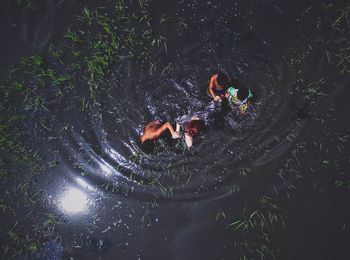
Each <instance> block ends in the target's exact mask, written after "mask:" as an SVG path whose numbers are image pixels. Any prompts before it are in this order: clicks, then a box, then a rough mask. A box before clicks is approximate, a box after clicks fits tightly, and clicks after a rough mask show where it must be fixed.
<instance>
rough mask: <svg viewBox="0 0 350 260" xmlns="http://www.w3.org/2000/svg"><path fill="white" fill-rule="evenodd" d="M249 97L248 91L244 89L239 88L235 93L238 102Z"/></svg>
mask: <svg viewBox="0 0 350 260" xmlns="http://www.w3.org/2000/svg"><path fill="white" fill-rule="evenodd" d="M248 95H249V91H248V89H246V88H244V87H243V88H239V89H238V91H237V98H238V99H239V100H240V101H244V100H245V99H246V98H247V97H248Z"/></svg>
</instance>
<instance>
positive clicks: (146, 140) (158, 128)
mask: <svg viewBox="0 0 350 260" xmlns="http://www.w3.org/2000/svg"><path fill="white" fill-rule="evenodd" d="M219 109H221V105H220V104H218V102H215V101H213V102H211V103H210V104H209V106H207V107H206V109H205V110H204V111H199V112H196V113H193V114H190V115H184V116H181V117H178V118H176V119H175V122H176V130H174V128H173V126H172V125H171V124H170V123H169V122H166V123H162V122H161V121H159V120H157V121H151V122H149V123H148V124H147V125H146V126H145V128H144V133H143V135H141V144H142V146H143V148H145V146H149V145H153V146H154V143H155V141H156V140H157V139H158V138H160V137H161V136H163V134H164V133H165V132H166V131H167V130H169V131H170V133H171V136H172V138H173V139H178V138H183V139H184V141H185V143H186V145H187V147H188V148H190V147H191V146H192V145H193V138H195V137H197V136H199V135H200V134H201V133H202V132H203V130H204V128H205V127H207V126H208V125H209V124H210V123H211V122H212V121H213V115H214V113H215V112H217V111H218V110H219Z"/></svg>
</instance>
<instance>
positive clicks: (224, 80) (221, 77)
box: [216, 71, 228, 87]
mask: <svg viewBox="0 0 350 260" xmlns="http://www.w3.org/2000/svg"><path fill="white" fill-rule="evenodd" d="M216 81H217V82H218V84H219V85H220V86H224V87H225V86H227V84H228V77H227V75H226V74H225V73H223V72H221V71H220V72H219V73H218V76H217V78H216Z"/></svg>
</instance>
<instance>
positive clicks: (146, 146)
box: [140, 140, 155, 154]
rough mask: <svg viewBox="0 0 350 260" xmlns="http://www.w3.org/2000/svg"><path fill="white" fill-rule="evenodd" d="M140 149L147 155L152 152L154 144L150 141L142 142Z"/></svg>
mask: <svg viewBox="0 0 350 260" xmlns="http://www.w3.org/2000/svg"><path fill="white" fill-rule="evenodd" d="M140 148H141V150H142V151H143V152H144V153H146V154H149V153H151V152H153V150H154V148H155V143H154V141H152V140H146V141H143V142H142V141H141V145H140Z"/></svg>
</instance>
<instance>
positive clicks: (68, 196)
mask: <svg viewBox="0 0 350 260" xmlns="http://www.w3.org/2000/svg"><path fill="white" fill-rule="evenodd" d="M59 204H60V207H61V209H62V210H63V211H65V212H67V213H72V214H75V213H80V212H83V211H86V210H87V208H88V197H87V195H86V194H85V193H84V192H82V191H81V190H79V189H77V188H71V189H68V190H66V191H65V192H64V193H63V194H62V197H61V198H60V199H59Z"/></svg>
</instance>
